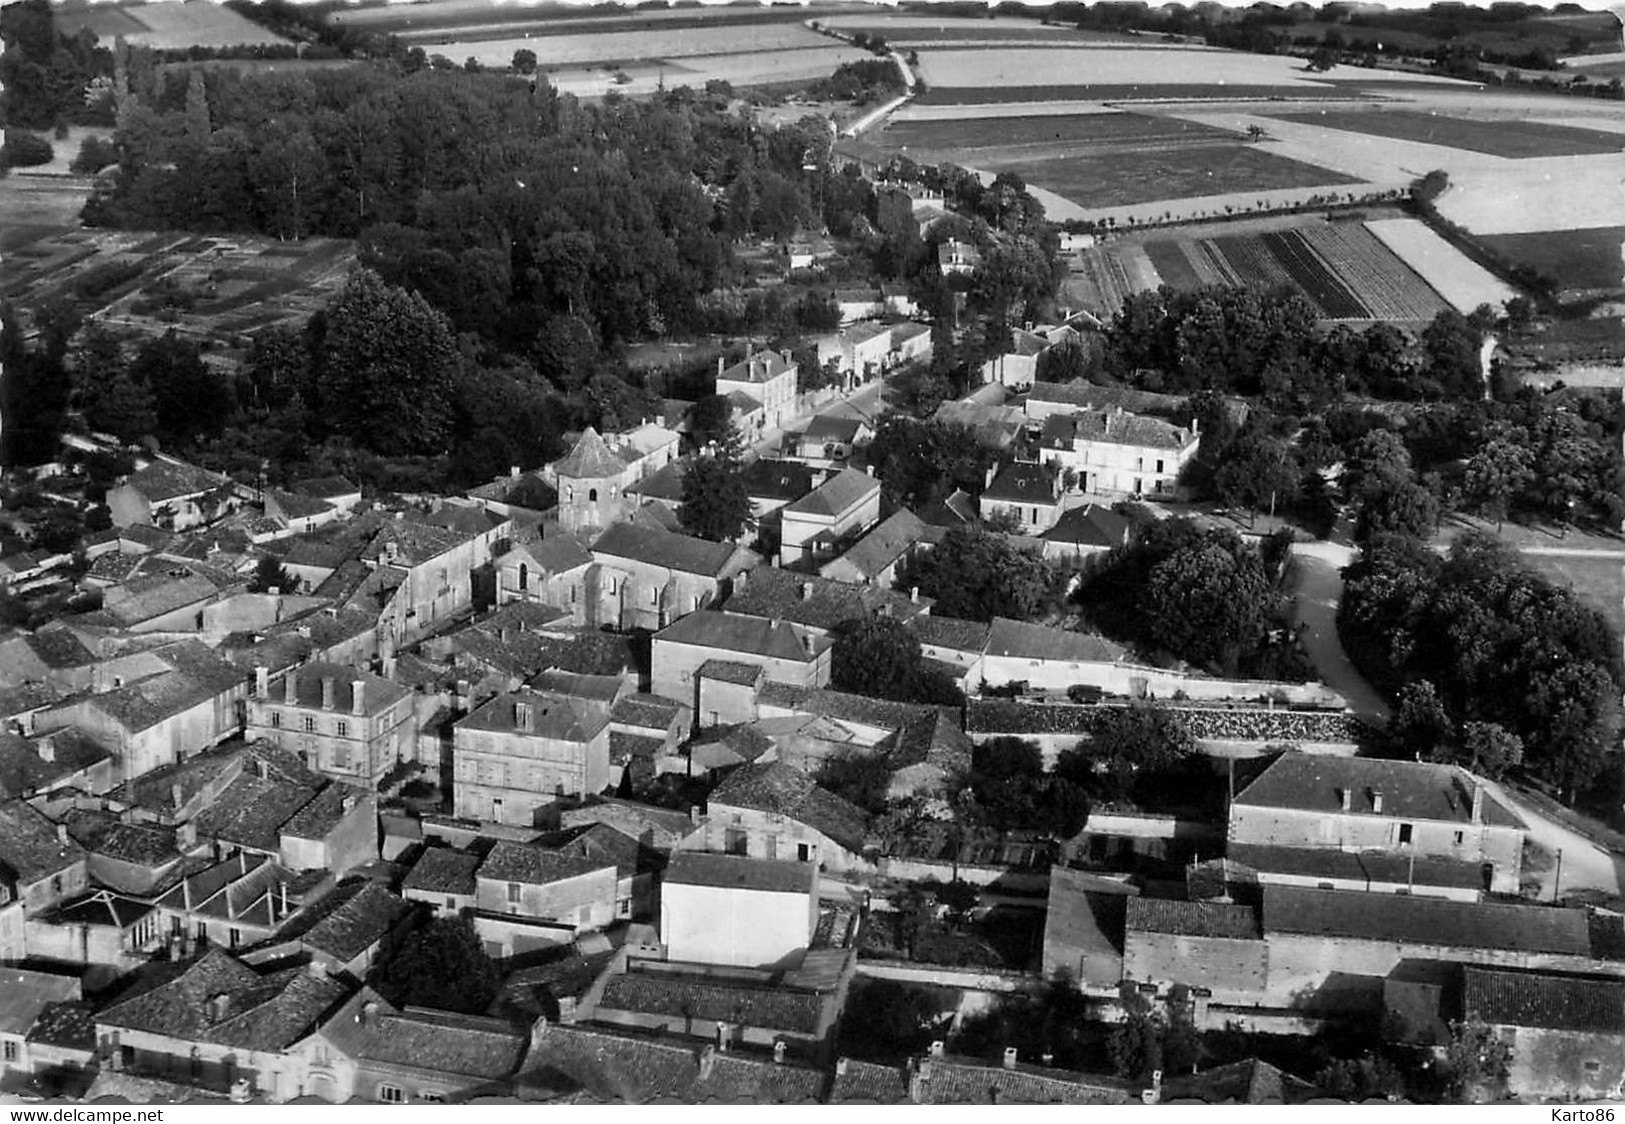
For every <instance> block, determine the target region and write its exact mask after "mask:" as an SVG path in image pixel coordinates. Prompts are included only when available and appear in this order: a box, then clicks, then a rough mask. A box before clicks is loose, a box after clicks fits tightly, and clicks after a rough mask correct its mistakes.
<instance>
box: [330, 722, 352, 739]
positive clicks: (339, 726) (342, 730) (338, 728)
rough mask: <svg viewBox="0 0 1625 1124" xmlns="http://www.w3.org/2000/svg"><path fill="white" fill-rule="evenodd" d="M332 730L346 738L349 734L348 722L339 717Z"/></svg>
mask: <svg viewBox="0 0 1625 1124" xmlns="http://www.w3.org/2000/svg"><path fill="white" fill-rule="evenodd" d="M333 732H334V733H335V734H337V735H338V736H339V737H341V738H347V737H349V736H350V724H349V723H348V722H346V721H345V720H344V719H342V718H340V719H339V720H338V721H337V722H335V723H334V724H333Z"/></svg>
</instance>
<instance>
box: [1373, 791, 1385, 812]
mask: <svg viewBox="0 0 1625 1124" xmlns="http://www.w3.org/2000/svg"><path fill="white" fill-rule="evenodd" d="M1371 810H1372V811H1373V812H1375V813H1376V814H1377V815H1379V816H1380V815H1382V789H1380V788H1374V789H1372V790H1371Z"/></svg>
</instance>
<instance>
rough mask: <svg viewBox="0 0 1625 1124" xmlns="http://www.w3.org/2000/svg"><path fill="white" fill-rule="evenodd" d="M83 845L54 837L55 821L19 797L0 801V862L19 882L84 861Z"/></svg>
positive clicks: (37, 877)
mask: <svg viewBox="0 0 1625 1124" xmlns="http://www.w3.org/2000/svg"><path fill="white" fill-rule="evenodd" d="M84 859H85V852H84V848H82V847H80V846H79V844H77V843H75V842H74V841H73V840H72V839H69V840H67V841H66V842H63V841H62V840H61V839H59V838H58V837H57V829H56V824H54V823H52V822H51V821H50V820H48V819H46V818H45V816H44V814H43V813H41V812H39V811H37V810H35V809H34V808H33V807H32V806H30V805H28V804H25V803H23V802H22V801H21V800H7V801H4V802H0V865H4V866H7V867H9V868H11V871H12V872H13V873H14V874H15V875H16V876H17V881H18V882H21V883H33V882H38V881H40V880H41V879H42V878H48V877H50V876H51V875H53V874H57V873H59V872H61V871H64V870H66V869H68V867H70V866H72V865H73V864H74V863H78V862H83V861H84Z"/></svg>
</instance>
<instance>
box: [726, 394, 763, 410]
mask: <svg viewBox="0 0 1625 1124" xmlns="http://www.w3.org/2000/svg"><path fill="white" fill-rule="evenodd" d="M723 397H724V398H726V399H727V400H728V404H729V405H731V406H732V407H733V408H734V409H735V410H737V411H739V412H740V413H741V414H752V413H755V412H756V411H757V410H760V409H761V408H762V400H761V399H760V398H758V397H756V395H754V394H751V393H749V392H747V391H743V390H730V391H729V392H728V393H727V394H725V395H723Z"/></svg>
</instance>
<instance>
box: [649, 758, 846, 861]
mask: <svg viewBox="0 0 1625 1124" xmlns="http://www.w3.org/2000/svg"><path fill="white" fill-rule="evenodd" d="M867 833H868V817H866V816H865V815H864V814H863V811H862V810H861V809H859V808H857V807H855V806H853V805H852V804H849V803H847V802H846V801H845V800H843V799H841V798H840V797H839V796H836V795H835V794H834V793H833V792H830V791H829V790H828V789H825V788H822V787H820V786H819V785H818V784H817V783H816V782H815V781H813V779H812V778H811V777H809V776H808V775H807V774H806V773H804V772H802V771H801V770H800V769H796V768H792V767H791V766H789V765H786V764H783V763H782V762H768V763H761V762H758V763H756V764H752V765H743V766H741V767H739V768H737V769H735V770H734V771H733V772H731V773H729V774H728V776H727V777H725V778H724V779H723V781H722V783H721V784H719V785H717V787H716V788H714V789H713V790H712V791H711V795H710V796H709V797H708V798H707V799H706V814H705V819H704V821H703V822H702V824H701V825H700V826H699V828H697V829H696V830H695V831H694V832H693V833H692V834H690V835H689V836H688V837H687V838H686V839H684V840H683V841H682V843H681V844H679V849H680V850H683V851H709V852H712V853H717V854H728V855H745V856H748V857H751V858H758V859H764V860H767V861H774V860H782V859H793V860H795V861H796V862H807V863H813V864H815V865H817V866H818V868H819V869H820V870H822V871H824V872H825V873H828V874H845V873H863V872H867V871H870V870H872V869H873V866H874V864H873V863H872V862H870V861H869V860H867V859H866V858H865V857H864V854H863V851H864V843H865V836H866V835H867Z"/></svg>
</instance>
